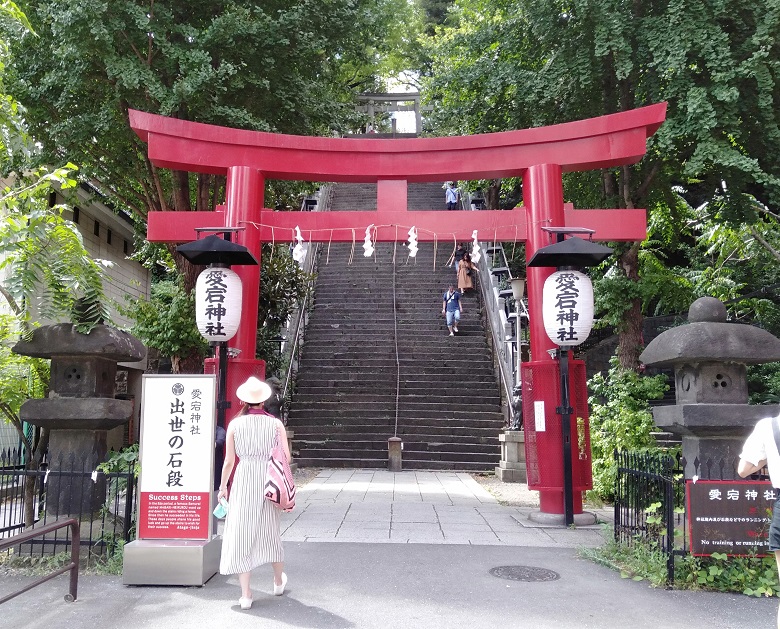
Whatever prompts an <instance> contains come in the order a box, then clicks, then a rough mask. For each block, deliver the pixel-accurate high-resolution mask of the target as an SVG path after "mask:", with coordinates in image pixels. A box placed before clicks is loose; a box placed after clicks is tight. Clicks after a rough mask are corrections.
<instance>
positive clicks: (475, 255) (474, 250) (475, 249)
mask: <svg viewBox="0 0 780 629" xmlns="http://www.w3.org/2000/svg"><path fill="white" fill-rule="evenodd" d="M471 237H472V238H473V239H474V243H473V244H472V245H471V261H472V262H473V263H474V264H478V263H479V259H480V258H481V257H482V254H481V253H480V252H479V251H480V249H479V241H478V240H477V230H476V229H475V230H474V231H473V232H471Z"/></svg>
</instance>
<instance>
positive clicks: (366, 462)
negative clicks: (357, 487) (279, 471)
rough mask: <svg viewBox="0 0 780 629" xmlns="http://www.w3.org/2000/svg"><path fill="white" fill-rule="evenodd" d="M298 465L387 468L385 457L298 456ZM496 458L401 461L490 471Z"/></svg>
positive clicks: (409, 465) (406, 465)
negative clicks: (478, 460) (474, 460)
mask: <svg viewBox="0 0 780 629" xmlns="http://www.w3.org/2000/svg"><path fill="white" fill-rule="evenodd" d="M296 463H297V464H298V465H299V467H333V468H355V469H387V457H385V458H384V459H374V458H372V459H367V458H361V459H337V458H331V457H328V458H326V459H318V458H303V457H302V458H299V459H296ZM497 464H498V459H496V461H495V462H492V461H491V462H488V463H483V462H471V461H457V462H456V461H445V460H438V461H406V460H404V461H403V463H402V466H403V469H404V470H452V471H457V472H492V471H493V470H494V469H495V467H496V465H497Z"/></svg>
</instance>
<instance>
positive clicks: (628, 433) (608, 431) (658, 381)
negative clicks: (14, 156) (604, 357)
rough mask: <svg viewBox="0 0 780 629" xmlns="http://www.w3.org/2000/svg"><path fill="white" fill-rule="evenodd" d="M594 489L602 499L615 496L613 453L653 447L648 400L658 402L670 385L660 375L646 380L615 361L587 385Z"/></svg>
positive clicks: (651, 420)
mask: <svg viewBox="0 0 780 629" xmlns="http://www.w3.org/2000/svg"><path fill="white" fill-rule="evenodd" d="M588 386H589V388H590V390H591V392H592V395H591V397H590V398H589V399H588V403H589V404H590V407H591V414H590V430H591V433H590V446H591V452H592V456H593V490H594V491H595V492H596V493H597V494H598V495H599V496H600V497H601V498H602V499H605V500H611V499H612V498H613V497H614V493H615V478H616V473H617V468H616V467H615V457H614V452H615V450H637V449H643V448H652V447H655V446H656V443H655V439H654V438H653V436H652V434H651V433H652V432H653V431H654V429H655V425H654V423H653V416H652V413H651V412H650V405H649V403H648V402H649V400H654V399H660V398H661V397H663V394H664V391H666V390H667V389H668V388H669V386H668V385H667V384H666V377H665V376H663V375H660V376H653V377H647V376H642V375H640V374H638V373H636V372H635V371H633V370H631V369H624V368H622V367H620V365H619V364H618V363H617V361H616V360H615V359H613V360H612V364H611V365H610V369H609V371H608V372H607V373H606V374H601V373H599V374H596V375H595V376H593V378H591V379H590V381H589V382H588Z"/></svg>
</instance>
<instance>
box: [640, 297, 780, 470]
mask: <svg viewBox="0 0 780 629" xmlns="http://www.w3.org/2000/svg"><path fill="white" fill-rule="evenodd" d="M639 359H640V360H641V361H642V362H643V363H645V364H646V365H658V366H664V365H667V366H668V365H671V366H672V367H674V381H675V396H676V404H675V405H674V406H658V407H656V408H654V409H653V417H654V419H655V423H656V425H657V426H659V427H661V428H664V429H666V430H668V431H669V432H672V433H675V434H678V435H681V436H682V446H683V457H684V458H685V460H686V470H685V477H686V478H691V477H692V476H693V474H697V475H698V476H699V477H700V478H703V479H706V478H712V479H720V478H721V474H722V473H725V474H726V476H727V477H730V475H731V474H733V470H734V465H735V462H736V458H737V457H738V456H739V453H740V452H741V450H742V444H743V442H744V440H745V437H747V435H748V434H750V432H751V430H752V429H753V427H754V426H755V424H756V422H757V421H758V420H759V419H761V418H762V417H766V416H767V415H770V414H776V413H777V412H778V407H777V405H771V406H767V405H749V404H748V387H747V365H758V364H762V363H769V362H774V361H777V360H780V339H777V338H776V337H774V336H772V335H771V334H770V333H769V332H767V331H766V330H762V329H761V328H757V327H754V326H750V325H741V324H737V323H727V322H726V307H725V306H724V305H723V303H722V302H720V301H719V300H717V299H715V298H714V297H702V298H700V299H697V300H696V301H695V302H693V304H692V305H691V307H690V310H689V311H688V323H687V324H684V325H681V326H678V327H676V328H672V329H671V330H667V331H666V332H663V333H662V334H660V335H659V336H657V337H656V338H655V339H653V340H652V341H651V342H650V343H649V344H648V346H647V348H646V349H645V351H644V352H642V354H641V355H640V357H639ZM695 461H698V463H699V468H698V469H696V463H695ZM717 467H719V468H720V470H719V471H718V472H716V471H715V469H716V468H717Z"/></svg>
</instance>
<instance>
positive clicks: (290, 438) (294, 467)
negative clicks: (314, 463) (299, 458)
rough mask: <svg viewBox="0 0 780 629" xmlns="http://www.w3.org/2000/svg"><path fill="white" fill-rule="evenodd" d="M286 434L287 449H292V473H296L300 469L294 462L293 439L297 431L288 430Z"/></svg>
mask: <svg viewBox="0 0 780 629" xmlns="http://www.w3.org/2000/svg"><path fill="white" fill-rule="evenodd" d="M285 432H286V433H287V447H288V448H290V471H291V472H293V473H294V472H295V470H297V469H298V464H297V463H294V462H293V455H292V451H293V449H292V446H293V437H294V436H295V431H293V430H289V429H286V430H285Z"/></svg>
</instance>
